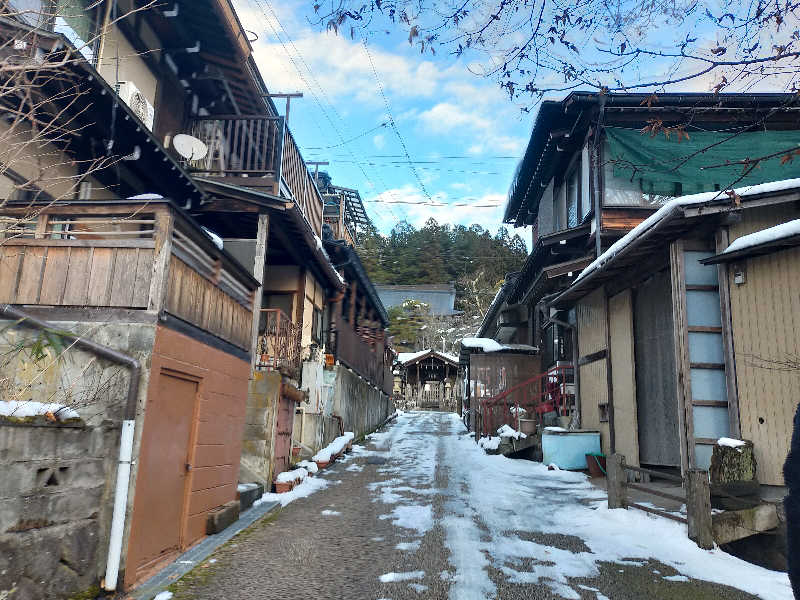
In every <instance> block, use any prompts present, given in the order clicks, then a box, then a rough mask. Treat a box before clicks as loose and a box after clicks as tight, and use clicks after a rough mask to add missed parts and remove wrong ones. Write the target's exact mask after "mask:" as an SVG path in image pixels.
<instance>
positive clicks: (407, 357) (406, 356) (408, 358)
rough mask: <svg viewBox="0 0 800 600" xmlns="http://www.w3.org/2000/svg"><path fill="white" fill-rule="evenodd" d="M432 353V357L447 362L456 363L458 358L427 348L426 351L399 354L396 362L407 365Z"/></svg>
mask: <svg viewBox="0 0 800 600" xmlns="http://www.w3.org/2000/svg"><path fill="white" fill-rule="evenodd" d="M429 353H433V355H434V356H438V357H439V358H444V359H445V360H449V361H450V362H454V363H457V362H458V357H457V356H455V355H453V354H448V353H447V352H439V351H437V350H433V349H432V348H428V349H426V350H420V351H419V352H400V353H399V354H398V355H397V360H398V362H400V363H402V364H404V365H405V364H408V363H410V362H414V361H415V360H417V359H419V358H421V357H423V356H425V355H426V354H429Z"/></svg>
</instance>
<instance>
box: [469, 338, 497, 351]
mask: <svg viewBox="0 0 800 600" xmlns="http://www.w3.org/2000/svg"><path fill="white" fill-rule="evenodd" d="M461 345H462V346H464V347H465V348H476V349H478V350H483V351H484V352H499V351H500V350H502V349H503V345H502V344H501V343H500V342H497V341H496V340H493V339H492V338H473V337H466V338H463V339H462V340H461Z"/></svg>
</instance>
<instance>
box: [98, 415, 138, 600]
mask: <svg viewBox="0 0 800 600" xmlns="http://www.w3.org/2000/svg"><path fill="white" fill-rule="evenodd" d="M134 423H135V421H132V420H131V421H123V422H122V433H121V435H120V441H119V464H118V465H117V487H116V489H115V490H114V513H113V515H112V517H111V533H110V535H109V541H108V560H107V562H106V576H105V579H104V580H103V588H104V589H105V590H106V591H113V590H116V589H117V578H118V577H119V562H120V558H121V557H122V536H123V534H124V533H125V510H126V508H127V506H128V484H129V482H130V479H131V459H132V457H133V425H134Z"/></svg>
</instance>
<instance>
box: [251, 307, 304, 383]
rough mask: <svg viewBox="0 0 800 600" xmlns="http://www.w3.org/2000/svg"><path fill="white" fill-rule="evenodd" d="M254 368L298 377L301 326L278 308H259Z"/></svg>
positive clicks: (297, 378)
mask: <svg viewBox="0 0 800 600" xmlns="http://www.w3.org/2000/svg"><path fill="white" fill-rule="evenodd" d="M261 323H262V325H261V326H262V327H263V329H262V330H261V331H259V334H258V350H257V354H256V368H259V369H265V370H274V371H280V372H282V373H285V374H286V375H289V376H290V377H292V378H294V379H296V380H299V379H300V364H301V361H300V356H301V355H300V343H301V339H302V328H301V327H300V326H299V325H295V324H294V323H292V320H291V319H290V318H289V317H288V316H287V315H286V313H285V312H283V311H282V310H281V309H279V308H264V309H261Z"/></svg>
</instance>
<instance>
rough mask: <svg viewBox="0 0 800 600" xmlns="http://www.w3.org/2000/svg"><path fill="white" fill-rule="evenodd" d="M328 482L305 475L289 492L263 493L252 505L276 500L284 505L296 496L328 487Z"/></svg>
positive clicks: (302, 495)
mask: <svg viewBox="0 0 800 600" xmlns="http://www.w3.org/2000/svg"><path fill="white" fill-rule="evenodd" d="M328 485H329V482H328V481H326V480H325V479H323V478H322V477H306V478H305V479H304V480H303V481H302V482H301V483H300V485H296V486H294V489H293V490H292V491H291V492H284V493H282V494H272V493H270V494H264V495H263V496H261V498H259V499H258V500H256V501H255V502H253V506H258V505H259V504H262V503H264V502H278V503H280V505H281V506H286V505H287V504H289V503H290V502H294V501H295V500H297V499H298V498H305V497H307V496H310V495H311V494H313V493H314V492H316V491H318V490H321V489H324V488H326V487H328Z"/></svg>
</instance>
